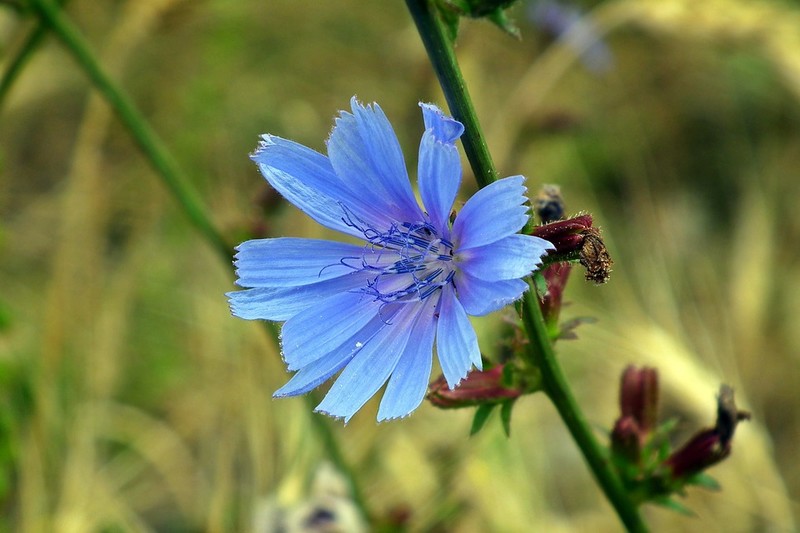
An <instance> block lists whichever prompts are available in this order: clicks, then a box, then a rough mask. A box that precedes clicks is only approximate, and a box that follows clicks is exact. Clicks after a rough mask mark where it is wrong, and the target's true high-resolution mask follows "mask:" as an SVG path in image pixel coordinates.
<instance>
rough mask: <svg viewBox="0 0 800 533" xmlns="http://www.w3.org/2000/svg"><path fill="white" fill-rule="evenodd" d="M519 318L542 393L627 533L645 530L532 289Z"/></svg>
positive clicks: (530, 361)
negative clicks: (567, 373) (565, 368)
mask: <svg viewBox="0 0 800 533" xmlns="http://www.w3.org/2000/svg"><path fill="white" fill-rule="evenodd" d="M521 315H522V322H523V324H524V325H525V330H526V331H527V333H528V339H529V341H530V342H529V344H527V345H526V350H525V352H524V354H525V358H526V360H527V362H528V363H529V364H533V365H535V367H536V368H538V369H539V371H540V372H541V375H542V385H543V388H544V392H545V394H547V396H548V397H549V398H550V401H552V402H553V405H555V407H556V410H557V411H558V414H559V415H560V416H561V419H562V420H563V421H564V424H565V425H566V426H567V429H569V432H570V434H571V435H572V438H573V439H574V440H575V443H576V444H577V445H578V448H579V449H580V450H581V453H582V454H583V457H584V459H585V460H586V462H587V463H588V464H589V468H590V469H591V470H592V474H594V478H595V480H596V481H597V483H598V484H599V485H600V487H601V488H602V489H603V492H604V493H605V495H606V497H607V498H608V500H609V501H610V502H611V505H613V507H614V509H615V510H616V512H617V515H619V518H620V520H621V521H622V523H623V524H625V527H626V528H627V529H628V531H636V532H639V531H647V526H646V525H645V523H644V521H643V520H642V518H641V516H640V515H639V511H638V509H637V507H636V505H635V503H634V502H633V501H632V500H631V498H630V497H629V495H628V493H627V491H626V490H625V487H624V486H623V485H622V482H621V481H620V479H619V477H618V476H617V474H616V471H615V470H614V469H613V467H612V465H611V464H610V463H609V461H608V458H607V455H606V454H605V452H604V450H603V448H602V447H601V446H600V443H598V442H597V439H595V437H594V433H592V430H591V428H590V426H589V423H588V422H587V421H586V417H584V415H583V412H582V411H581V409H580V406H579V405H578V402H577V401H575V396H574V395H573V394H572V390H571V389H570V387H569V384H568V383H567V380H566V378H565V377H564V373H563V371H562V370H561V366H560V365H559V363H558V359H557V357H556V354H555V350H554V349H553V345H552V343H551V342H550V341H549V340H548V335H547V326H546V325H545V322H544V318H543V317H542V311H541V309H540V308H539V303H538V302H537V301H536V291H535V288H534V287H530V289H529V290H528V292H527V293H526V294H525V296H524V297H523V300H522V313H521Z"/></svg>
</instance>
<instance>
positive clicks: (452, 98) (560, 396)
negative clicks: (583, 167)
mask: <svg viewBox="0 0 800 533" xmlns="http://www.w3.org/2000/svg"><path fill="white" fill-rule="evenodd" d="M406 4H407V5H408V9H409V11H410V12H411V16H412V17H413V19H414V23H415V24H416V25H417V30H418V31H419V33H420V36H421V37H422V41H423V43H424V44H425V48H426V50H427V52H428V55H429V56H430V59H431V62H432V63H433V66H434V70H435V71H436V75H437V77H438V78H439V82H440V84H441V85H442V89H443V91H444V93H445V97H446V98H447V103H448V105H449V106H450V110H451V111H452V113H453V116H454V117H455V118H456V119H457V120H459V121H460V122H462V123H463V124H464V126H465V132H464V135H463V136H462V138H461V142H462V144H463V145H464V151H465V152H466V153H467V158H468V159H469V162H470V165H471V166H472V169H473V172H474V173H475V176H476V179H477V180H478V184H479V185H480V186H482V187H483V186H485V185H487V184H488V183H491V181H493V180H494V179H496V178H497V170H496V169H495V168H494V164H493V163H492V158H491V156H490V155H489V152H488V149H487V147H486V146H487V145H486V142H485V140H484V137H483V133H482V132H481V129H480V126H479V124H478V119H477V116H476V114H475V110H474V108H473V106H472V102H471V100H470V98H469V93H468V92H467V88H466V84H465V82H464V78H463V76H462V75H461V70H460V69H459V67H458V63H457V61H456V57H455V51H454V50H453V46H452V43H451V41H450V39H449V38H448V36H447V33H446V30H445V27H444V25H443V23H442V21H441V20H440V19H439V17H438V16H437V15H436V13H435V12H434V6H433V5H432V3H431V2H430V1H428V0H406ZM521 309H522V313H521V315H522V320H523V324H524V325H525V329H526V331H527V334H528V338H529V341H530V342H529V343H528V344H527V349H526V351H525V358H526V362H527V363H528V364H529V365H532V366H533V367H535V368H538V369H539V370H540V372H541V375H542V384H543V387H544V390H545V393H546V394H547V396H548V397H549V398H550V400H551V401H552V402H553V404H554V405H555V407H556V410H557V411H558V413H559V415H560V416H561V419H562V420H563V421H564V424H565V425H566V426H567V428H568V429H569V432H570V434H571V435H572V437H573V439H574V440H575V443H576V444H577V445H578V448H579V449H580V450H581V453H582V454H583V456H584V459H585V460H586V462H587V463H588V465H589V468H590V469H591V471H592V473H593V475H594V477H595V479H596V480H597V483H598V484H599V485H600V488H601V489H602V490H603V492H604V493H605V495H606V497H607V498H608V500H609V501H610V502H611V504H612V506H613V507H614V509H615V511H616V512H617V515H618V516H619V518H620V520H621V521H622V522H623V524H625V527H626V528H627V529H628V530H629V531H635V532H640V531H647V526H646V525H645V523H644V522H643V520H642V518H641V516H640V515H639V512H638V508H637V507H636V505H635V504H634V503H633V502H632V501H631V499H630V498H629V496H628V494H627V492H626V491H625V488H624V487H623V485H622V482H621V481H620V479H619V477H618V476H617V474H616V472H615V471H614V469H613V468H612V466H611V465H610V464H609V462H608V460H607V459H606V456H605V454H604V452H603V448H602V447H601V446H600V444H599V443H598V442H597V440H596V439H595V437H594V434H593V433H592V431H591V429H590V427H589V424H588V423H587V421H586V418H585V417H584V416H583V413H582V412H581V410H580V407H579V406H578V404H577V402H576V401H575V397H574V396H573V394H572V391H571V390H570V388H569V385H568V384H567V381H566V379H565V378H564V374H563V372H562V370H561V367H560V365H559V363H558V359H557V358H556V355H555V350H554V349H553V345H552V343H551V342H550V338H549V336H548V334H547V329H546V326H545V323H544V318H543V317H542V311H541V309H540V308H539V305H538V302H537V301H536V292H535V290H534V288H533V287H531V288H530V290H529V291H528V292H527V293H526V295H525V297H524V298H523V301H522V306H521Z"/></svg>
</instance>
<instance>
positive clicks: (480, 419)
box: [469, 403, 497, 437]
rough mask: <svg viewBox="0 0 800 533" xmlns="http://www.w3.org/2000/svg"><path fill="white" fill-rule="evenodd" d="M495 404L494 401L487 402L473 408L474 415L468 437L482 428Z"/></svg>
mask: <svg viewBox="0 0 800 533" xmlns="http://www.w3.org/2000/svg"><path fill="white" fill-rule="evenodd" d="M496 406H497V404H496V403H487V404H483V405H481V406H480V407H478V408H477V409H476V410H475V417H474V418H473V419H472V428H471V429H470V430H469V436H470V437H471V436H473V435H475V434H476V433H478V432H479V431H480V430H481V429H483V426H485V425H486V421H487V420H489V415H490V414H492V410H493V409H494V408H495V407H496Z"/></svg>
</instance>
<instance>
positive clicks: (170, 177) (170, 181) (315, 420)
mask: <svg viewBox="0 0 800 533" xmlns="http://www.w3.org/2000/svg"><path fill="white" fill-rule="evenodd" d="M31 4H32V6H33V7H34V9H36V11H37V12H38V13H39V16H40V17H41V20H42V21H43V22H44V23H45V25H47V26H49V27H50V28H51V29H52V30H53V31H54V33H55V34H56V35H57V36H58V37H59V38H60V39H61V40H62V41H63V43H64V44H65V45H66V47H67V49H69V51H70V52H72V54H73V56H74V57H75V59H76V60H77V61H78V63H79V64H80V65H81V67H83V69H84V71H85V72H86V74H87V76H88V77H89V79H90V80H91V81H92V83H93V84H94V86H95V88H96V89H97V90H98V91H100V93H101V94H102V95H103V97H104V98H105V99H106V101H107V102H108V104H109V105H110V106H111V108H112V109H113V110H114V111H115V112H116V114H117V116H118V117H119V119H120V120H121V121H122V123H123V124H124V125H125V126H126V127H127V129H128V131H129V133H130V134H131V136H132V137H133V138H134V140H135V142H136V144H137V145H138V146H139V148H140V149H141V150H142V152H143V153H144V155H145V157H146V158H147V159H148V161H149V162H150V164H151V165H152V166H153V168H154V169H155V171H156V173H157V174H158V175H159V176H160V177H161V179H162V181H163V182H164V183H165V184H166V186H167V188H168V189H169V191H170V192H171V193H172V195H173V196H174V197H175V199H176V200H177V201H178V203H179V205H180V207H181V208H182V209H183V212H184V213H185V214H186V216H187V217H188V218H189V220H190V221H191V223H192V224H193V225H194V227H195V229H197V230H198V231H199V232H200V234H201V235H202V236H203V237H204V238H205V240H206V241H207V242H208V243H209V244H210V245H211V246H212V247H214V249H215V250H216V251H217V252H218V253H219V255H220V257H221V258H222V259H223V261H225V263H226V264H229V263H230V260H231V252H232V250H231V247H230V246H229V244H228V243H227V242H226V241H225V239H224V238H223V236H222V233H220V232H219V230H218V229H217V228H216V226H214V223H213V221H212V220H211V218H210V216H209V215H208V214H207V212H206V209H205V207H204V206H203V203H202V201H201V199H200V196H199V195H198V194H197V192H196V191H195V190H194V189H193V188H192V185H191V182H190V181H189V180H188V179H187V178H186V176H185V174H184V173H183V172H182V171H181V169H180V167H179V166H178V163H177V161H176V160H175V159H174V158H173V157H172V155H171V154H170V152H169V150H168V149H167V148H166V145H165V144H164V142H163V141H162V140H161V139H160V138H159V137H158V135H157V134H156V133H155V131H153V130H152V129H151V128H150V125H149V124H148V122H147V120H146V119H145V118H144V116H143V115H142V114H141V113H140V112H139V111H138V110H137V109H136V107H135V106H134V104H133V102H132V101H131V100H130V98H129V97H128V96H127V95H125V93H124V92H123V91H122V90H121V89H120V88H119V87H117V86H116V85H115V84H114V82H113V81H112V80H111V78H110V77H109V76H108V75H107V74H106V73H105V72H104V71H103V69H102V68H101V66H100V64H99V62H98V61H97V59H96V58H95V56H94V54H93V53H92V51H91V49H90V48H89V44H88V43H87V42H86V40H85V39H84V38H83V36H82V35H81V34H80V32H79V31H78V29H77V28H76V27H75V26H74V25H73V24H72V23H71V21H70V20H69V19H68V18H67V17H66V16H65V15H64V14H63V12H62V11H61V10H60V9H59V8H58V6H55V5H53V4H52V2H51V1H50V0H31ZM265 329H266V330H267V332H268V333H269V334H270V335H271V336H272V338H273V339H275V340H276V342H277V339H278V330H277V326H275V325H274V324H273V323H271V322H267V323H265ZM307 401H308V402H309V404H310V405H311V406H312V407H313V406H314V405H316V400H315V399H314V397H313V396H307ZM312 424H313V425H314V427H315V429H316V431H317V433H318V435H319V437H320V438H321V440H322V442H323V447H324V448H325V450H326V452H327V455H328V457H329V458H330V459H331V461H332V462H333V463H334V464H335V465H336V467H337V468H338V469H339V471H340V472H342V474H343V475H344V476H346V477H347V479H348V481H349V484H350V487H351V489H352V493H353V499H354V502H355V503H356V505H358V506H359V507H360V509H361V511H362V512H363V514H364V515H365V516H367V517H369V510H368V509H367V507H366V503H365V500H364V496H363V493H362V491H361V490H360V488H359V484H358V482H357V478H356V475H355V472H354V471H353V469H352V468H350V466H349V465H348V464H347V462H346V461H345V458H344V455H343V454H342V451H341V449H340V447H339V445H338V443H337V442H336V438H335V436H334V434H333V431H332V429H331V424H330V422H329V421H328V420H327V419H325V418H324V417H322V416H319V415H312Z"/></svg>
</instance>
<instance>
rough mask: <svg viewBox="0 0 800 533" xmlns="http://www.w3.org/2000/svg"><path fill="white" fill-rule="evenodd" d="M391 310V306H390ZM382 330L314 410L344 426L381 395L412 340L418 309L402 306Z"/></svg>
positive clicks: (354, 359)
mask: <svg viewBox="0 0 800 533" xmlns="http://www.w3.org/2000/svg"><path fill="white" fill-rule="evenodd" d="M387 307H388V306H387ZM396 307H398V308H400V309H399V310H398V311H397V313H396V314H395V316H394V318H393V319H392V321H391V323H390V324H387V325H386V326H384V327H383V329H381V330H380V331H379V332H378V333H377V334H376V335H375V337H374V338H373V339H372V340H370V341H369V342H368V343H367V344H366V345H365V346H364V347H363V348H361V350H360V351H359V352H358V353H357V354H356V356H355V357H354V358H353V360H352V361H350V362H349V363H348V364H347V366H346V367H345V369H344V370H343V371H342V373H341V375H340V376H339V377H338V378H337V379H336V382H335V383H334V384H333V386H332V387H331V389H330V390H329V391H328V394H326V395H325V398H324V399H323V400H322V402H321V403H320V404H319V405H318V406H317V408H316V409H315V410H316V411H319V412H322V413H325V414H328V415H330V416H335V417H342V418H344V421H345V423H347V422H348V421H349V420H350V418H351V417H352V416H353V415H354V414H355V412H356V411H358V410H359V409H361V407H362V406H363V405H364V404H365V403H367V400H369V399H370V398H371V397H372V396H374V395H375V393H376V392H378V389H380V388H381V387H382V386H383V384H384V383H386V380H387V379H388V378H389V375H390V374H391V373H392V371H393V370H394V368H395V366H396V365H397V361H398V360H399V359H400V356H401V355H403V352H404V351H405V349H406V345H407V344H408V341H409V338H410V337H411V332H412V328H411V325H412V323H413V321H414V318H415V317H416V315H417V310H418V308H417V306H415V305H399V306H396Z"/></svg>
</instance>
